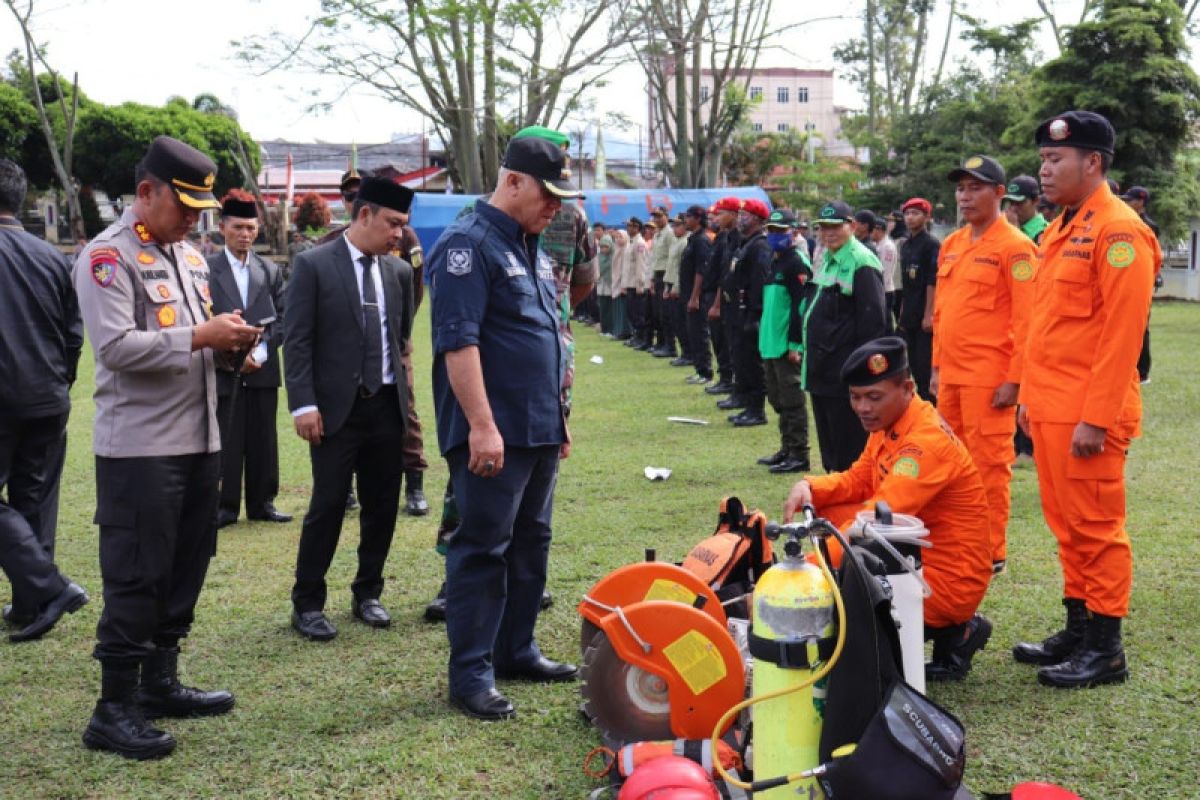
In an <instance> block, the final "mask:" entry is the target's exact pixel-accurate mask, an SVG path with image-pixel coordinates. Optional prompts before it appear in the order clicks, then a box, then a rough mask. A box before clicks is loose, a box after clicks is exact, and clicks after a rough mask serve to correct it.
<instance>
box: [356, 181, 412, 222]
mask: <svg viewBox="0 0 1200 800" xmlns="http://www.w3.org/2000/svg"><path fill="white" fill-rule="evenodd" d="M413 194H414V192H413V190H412V189H410V188H408V187H407V186H401V185H400V184H398V183H396V182H395V181H390V180H388V179H387V178H372V177H367V178H363V179H362V183H361V184H360V185H359V187H358V198H357V199H359V200H362V201H363V202H364V203H374V204H375V205H377V206H383V207H384V208H390V209H391V210H392V211H399V212H400V213H401V214H407V213H408V210H409V209H410V208H412V201H413Z"/></svg>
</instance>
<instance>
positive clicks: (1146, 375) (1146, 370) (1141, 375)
mask: <svg viewBox="0 0 1200 800" xmlns="http://www.w3.org/2000/svg"><path fill="white" fill-rule="evenodd" d="M1137 371H1138V380H1142V381H1148V380H1150V318H1149V317H1147V318H1146V332H1145V333H1143V334H1142V352H1141V353H1139V354H1138V362H1137Z"/></svg>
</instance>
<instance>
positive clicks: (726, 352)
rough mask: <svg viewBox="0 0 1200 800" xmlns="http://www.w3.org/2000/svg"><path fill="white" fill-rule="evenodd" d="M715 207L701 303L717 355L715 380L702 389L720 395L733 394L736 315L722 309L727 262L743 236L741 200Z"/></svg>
mask: <svg viewBox="0 0 1200 800" xmlns="http://www.w3.org/2000/svg"><path fill="white" fill-rule="evenodd" d="M714 208H715V209H716V221H717V237H716V239H714V240H713V250H712V256H711V257H710V258H709V261H708V277H706V278H705V283H704V291H705V294H704V297H702V298H701V305H702V307H705V308H706V313H707V314H708V332H709V335H711V336H712V342H713V353H715V354H716V357H717V379H718V380H717V382H716V383H715V384H713V385H712V386H706V387H705V389H704V391H705V392H707V393H708V394H711V395H722V394H732V392H733V383H734V379H733V339H734V336H733V334H734V331H733V325H732V323H733V321H735V319H736V315H732V314H723V313H722V310H723V308H724V309H727V308H728V304H727V303H725V304H723V300H724V294H725V281H726V280H727V278H728V276H729V265H730V263H731V262H732V261H733V257H734V255H735V254H736V253H737V251H738V248H740V247H741V246H742V237H741V234H740V233H738V229H737V218H738V212H739V211H741V208H742V201H741V200H739V199H738V198H736V197H722V198H721V199H720V200H718V201H717V203H716V205H715V206H714Z"/></svg>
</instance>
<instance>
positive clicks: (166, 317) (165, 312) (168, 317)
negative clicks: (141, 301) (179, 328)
mask: <svg viewBox="0 0 1200 800" xmlns="http://www.w3.org/2000/svg"><path fill="white" fill-rule="evenodd" d="M155 317H156V318H157V319H158V327H160V328H171V327H174V325H175V309H174V308H173V307H172V306H163V307H162V308H160V309H159V310H158V313H157V314H156V315H155Z"/></svg>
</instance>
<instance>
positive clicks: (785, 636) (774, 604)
mask: <svg viewBox="0 0 1200 800" xmlns="http://www.w3.org/2000/svg"><path fill="white" fill-rule="evenodd" d="M834 614H835V609H834V601H833V593H832V591H831V590H830V586H829V583H828V581H826V580H825V576H824V574H823V573H822V572H821V570H820V569H819V568H817V567H815V566H813V565H812V564H809V563H807V562H806V561H804V560H803V559H802V558H800V557H799V556H798V555H797V556H789V557H788V558H787V559H786V560H784V561H782V562H780V563H779V564H776V565H775V566H773V567H771V568H770V569H769V570H767V571H766V572H765V573H763V576H762V577H761V578H760V579H759V581H758V584H757V585H756V586H755V587H754V612H753V625H752V629H751V635H750V653H751V655H752V656H753V657H754V679H753V681H754V683H753V694H754V696H755V697H759V696H761V695H765V694H768V693H770V692H777V691H780V690H782V689H787V688H789V687H792V686H795V685H796V684H798V683H801V682H802V681H804V680H806V679H808V678H810V677H811V675H812V673H813V672H815V671H816V670H817V669H818V668H820V666H821V664H822V662H823V661H825V660H827V659H828V658H829V655H830V653H831V652H832V650H833V645H834V633H835V625H834ZM824 690H825V681H824V680H822V681H819V682H818V683H817V684H815V685H814V686H811V687H809V688H806V689H801V690H799V691H795V692H792V693H790V694H786V695H784V696H782V697H779V698H776V699H773V700H768V701H767V702H764V703H760V704H759V705H757V706H755V707H754V734H753V737H754V738H753V766H754V777H755V780H765V779H769V778H774V777H778V776H782V775H789V774H794V773H797V772H800V771H802V770H806V769H811V768H812V767H815V766H817V765H818V764H820V756H819V753H818V748H819V744H820V741H821V724H822V720H823V719H824V714H825V691H824ZM754 797H755V800H758V798H760V797H761V798H791V799H792V800H795V799H796V798H803V800H823V798H824V797H825V795H824V794H823V793H822V792H821V789H820V787H819V786H818V784H817V782H816V780H814V779H807V780H802V781H798V782H794V783H789V784H787V785H786V786H780V787H778V788H775V789H770V790H768V791H765V792H756V793H755V795H754Z"/></svg>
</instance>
